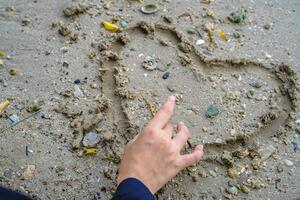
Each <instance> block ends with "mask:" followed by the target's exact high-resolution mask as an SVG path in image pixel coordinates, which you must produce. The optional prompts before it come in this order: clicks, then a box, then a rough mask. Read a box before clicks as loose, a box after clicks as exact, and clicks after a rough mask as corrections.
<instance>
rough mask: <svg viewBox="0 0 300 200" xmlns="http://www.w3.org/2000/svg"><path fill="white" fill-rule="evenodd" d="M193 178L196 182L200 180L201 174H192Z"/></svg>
mask: <svg viewBox="0 0 300 200" xmlns="http://www.w3.org/2000/svg"><path fill="white" fill-rule="evenodd" d="M192 180H193V181H194V182H197V181H198V180H199V175H198V174H194V175H192Z"/></svg>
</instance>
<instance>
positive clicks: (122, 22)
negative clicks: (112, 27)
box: [119, 20, 128, 28]
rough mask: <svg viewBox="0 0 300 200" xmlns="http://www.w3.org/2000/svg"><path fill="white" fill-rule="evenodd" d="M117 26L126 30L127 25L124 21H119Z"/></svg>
mask: <svg viewBox="0 0 300 200" xmlns="http://www.w3.org/2000/svg"><path fill="white" fill-rule="evenodd" d="M119 25H120V26H121V27H122V28H126V27H127V26H128V23H127V22H126V21H125V20H121V21H120V22H119Z"/></svg>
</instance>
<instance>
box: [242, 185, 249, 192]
mask: <svg viewBox="0 0 300 200" xmlns="http://www.w3.org/2000/svg"><path fill="white" fill-rule="evenodd" d="M241 191H242V192H243V193H245V194H249V193H250V189H249V188H248V187H247V186H246V185H241Z"/></svg>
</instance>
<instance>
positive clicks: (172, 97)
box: [168, 95, 176, 102]
mask: <svg viewBox="0 0 300 200" xmlns="http://www.w3.org/2000/svg"><path fill="white" fill-rule="evenodd" d="M175 100H176V97H175V95H170V96H169V97H168V101H172V102H175Z"/></svg>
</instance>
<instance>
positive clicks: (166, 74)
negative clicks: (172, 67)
mask: <svg viewBox="0 0 300 200" xmlns="http://www.w3.org/2000/svg"><path fill="white" fill-rule="evenodd" d="M169 76H170V72H166V73H164V75H163V76H162V78H163V79H167V78H169Z"/></svg>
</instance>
